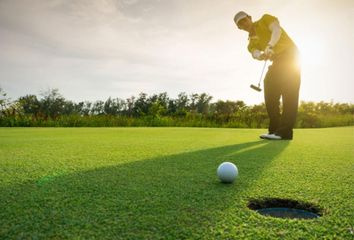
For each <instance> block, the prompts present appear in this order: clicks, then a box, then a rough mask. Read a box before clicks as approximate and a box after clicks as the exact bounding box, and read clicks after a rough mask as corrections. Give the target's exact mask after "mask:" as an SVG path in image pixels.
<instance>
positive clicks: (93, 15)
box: [0, 0, 354, 104]
mask: <svg viewBox="0 0 354 240" xmlns="http://www.w3.org/2000/svg"><path fill="white" fill-rule="evenodd" d="M240 10H243V11H246V12H247V13H248V14H249V15H251V16H252V19H253V20H258V19H259V18H261V16H262V15H263V14H265V13H268V14H271V15H273V16H276V17H277V18H278V19H279V22H280V25H281V26H282V27H283V29H284V30H285V31H286V32H287V33H288V35H289V36H290V37H291V38H292V39H293V40H294V42H295V43H296V45H297V46H298V48H299V50H300V53H301V67H302V83H301V89H300V100H303V101H334V102H350V103H354V94H353V90H354V81H353V74H354V73H353V68H354V27H353V26H354V1H353V0H337V1H333V0H296V1H284V0H267V1H264V0H238V1H237V0H235V1H231V0H217V1H216V0H193V1H189V0H72V1H67V0H26V1H23V0H0V87H1V88H2V89H3V90H4V91H5V92H6V93H7V94H8V97H10V98H11V99H13V100H15V99H17V98H18V97H20V96H24V95H27V94H35V95H39V94H40V93H41V92H44V91H47V90H48V89H54V88H58V89H59V92H60V93H61V94H62V95H63V96H64V97H65V98H66V99H68V100H73V101H76V102H78V101H84V100H88V101H95V100H106V99H107V98H108V97H113V98H115V97H119V98H122V99H125V98H128V97H131V96H133V95H134V96H137V95H138V94H139V93H140V92H145V93H147V94H149V95H150V94H155V93H162V92H167V93H168V95H169V96H170V97H171V98H176V97H177V95H178V93H180V92H186V93H187V94H191V93H202V92H205V93H208V94H210V95H211V96H213V101H217V100H233V101H235V100H243V101H245V102H246V103H247V104H258V103H261V102H263V94H262V93H258V92H256V91H254V90H252V89H250V88H249V85H250V84H256V83H257V82H258V81H259V78H260V74H261V70H262V64H263V63H262V62H260V61H256V60H254V59H253V58H252V57H251V55H250V53H249V52H248V51H247V44H248V40H247V39H248V35H247V33H246V32H243V31H240V30H238V29H237V28H236V26H235V24H234V22H233V17H234V15H235V14H236V13H237V12H238V11H240Z"/></svg>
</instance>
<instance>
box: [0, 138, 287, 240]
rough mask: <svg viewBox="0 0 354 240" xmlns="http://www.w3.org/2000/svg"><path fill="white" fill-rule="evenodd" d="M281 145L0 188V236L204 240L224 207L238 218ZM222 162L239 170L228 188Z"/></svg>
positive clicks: (221, 150)
mask: <svg viewBox="0 0 354 240" xmlns="http://www.w3.org/2000/svg"><path fill="white" fill-rule="evenodd" d="M288 144H289V142H288V141H276V142H272V141H262V140H260V141H254V142H248V143H242V144H236V145H229V146H222V147H216V148H210V149H203V150H200V151H193V152H185V153H181V154H175V155H169V156H161V157H157V158H152V159H145V160H141V161H136V162H130V163H126V164H121V165H116V166H110V167H103V168H98V169H94V170H90V171H85V172H78V173H73V174H68V175H61V176H56V177H52V178H47V180H46V181H40V180H38V181H35V182H29V183H26V184H22V185H15V186H11V187H2V188H0V192H1V196H0V200H1V201H0V207H1V209H2V216H1V221H0V223H1V224H0V228H1V229H2V231H1V232H0V237H1V235H3V236H2V237H4V238H6V237H10V238H11V237H15V238H16V237H23V238H26V237H30V238H31V237H33V236H31V235H33V233H36V234H37V235H38V236H45V238H51V237H56V236H57V237H58V236H60V237H62V238H66V237H69V238H72V237H77V236H80V237H82V238H92V237H93V238H95V237H97V238H100V237H102V236H110V235H111V234H113V235H114V236H119V238H122V239H126V238H135V239H136V238H138V239H140V238H151V239H156V238H159V237H162V238H166V237H170V236H173V238H185V237H187V236H191V234H196V235H198V234H203V235H204V234H205V233H207V232H210V231H211V228H212V227H213V226H215V224H217V222H218V221H220V220H221V217H220V216H222V215H223V214H225V211H227V209H228V208H229V207H231V206H234V207H235V206H236V207H239V208H240V212H241V210H242V208H244V206H242V205H241V204H242V203H244V201H245V199H247V198H248V197H249V194H250V193H249V192H247V190H248V189H249V187H250V185H251V184H252V183H254V182H255V181H257V178H258V176H259V175H260V173H261V172H262V171H263V169H265V167H266V166H267V165H268V164H269V163H270V162H271V161H272V160H273V159H274V158H276V157H277V155H279V154H280V153H281V152H282V151H283V150H284V149H285V148H286V147H287V145H288ZM224 161H230V162H233V163H235V164H236V165H237V167H238V169H239V177H238V179H237V180H236V182H234V183H233V184H222V183H220V181H219V180H218V179H217V176H216V169H217V167H218V165H219V164H220V163H222V162H224ZM243 214H247V213H245V212H243ZM6 216H7V218H6V219H5V218H4V217H6ZM8 216H11V218H8ZM16 231H20V232H21V233H22V234H21V235H18V234H16ZM63 234H64V236H63Z"/></svg>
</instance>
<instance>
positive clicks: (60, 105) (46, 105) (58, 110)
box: [40, 89, 65, 119]
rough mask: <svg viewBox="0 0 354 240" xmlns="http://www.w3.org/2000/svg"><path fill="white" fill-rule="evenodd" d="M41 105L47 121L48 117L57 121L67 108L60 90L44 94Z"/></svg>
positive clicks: (52, 90) (50, 90)
mask: <svg viewBox="0 0 354 240" xmlns="http://www.w3.org/2000/svg"><path fill="white" fill-rule="evenodd" d="M41 95H42V97H43V98H42V99H41V100H40V103H41V112H42V113H43V114H44V117H45V119H47V118H48V117H50V118H52V119H56V118H57V117H58V116H59V115H62V114H63V112H64V107H65V98H64V97H63V96H62V95H61V94H60V93H59V90H58V89H49V90H48V91H46V92H43V93H42V94H41Z"/></svg>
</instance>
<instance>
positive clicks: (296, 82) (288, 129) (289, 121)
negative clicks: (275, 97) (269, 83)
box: [276, 70, 300, 139]
mask: <svg viewBox="0 0 354 240" xmlns="http://www.w3.org/2000/svg"><path fill="white" fill-rule="evenodd" d="M288 74H290V76H288V77H287V78H284V80H283V81H282V84H281V85H282V86H281V93H282V102H283V112H282V116H281V121H280V126H279V128H278V129H277V130H276V134H277V135H279V136H281V137H282V139H292V138H293V128H294V126H295V122H296V115H297V109H298V104H299V90H300V71H299V70H297V71H293V72H291V71H290V72H288Z"/></svg>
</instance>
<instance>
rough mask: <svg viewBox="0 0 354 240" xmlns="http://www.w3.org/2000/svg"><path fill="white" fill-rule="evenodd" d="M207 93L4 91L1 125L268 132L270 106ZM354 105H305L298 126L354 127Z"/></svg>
mask: <svg viewBox="0 0 354 240" xmlns="http://www.w3.org/2000/svg"><path fill="white" fill-rule="evenodd" d="M212 99H213V97H212V96H210V95H209V94H207V93H201V94H197V93H193V94H187V93H185V92H182V93H180V94H178V96H177V98H170V97H169V96H168V94H167V93H166V92H163V93H159V94H152V95H148V94H146V93H140V94H139V95H138V96H132V97H130V98H127V99H122V98H112V97H109V98H108V99H106V100H105V101H102V100H97V101H94V102H90V101H81V102H77V103H75V102H73V101H71V100H67V99H65V98H64V97H63V95H62V94H60V92H59V90H58V89H50V90H48V91H46V92H44V93H42V94H40V96H37V95H34V94H27V95H25V96H21V97H19V98H18V99H16V100H14V101H12V100H11V99H9V98H7V97H6V93H5V92H4V90H2V89H1V88H0V126H3V127H9V126H55V127H57V126H58V127H60V126H64V127H85V126H90V127H102V126H190V127H245V128H264V127H267V125H268V121H269V120H268V117H267V112H266V108H265V105H264V104H263V103H262V104H256V105H251V106H249V105H247V104H246V103H245V102H243V101H229V100H227V101H223V100H218V101H216V102H212ZM353 116H354V104H349V103H333V102H318V103H315V102H301V103H300V106H299V114H298V118H297V124H296V126H297V127H302V128H306V127H332V126H348V125H354V117H353Z"/></svg>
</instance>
